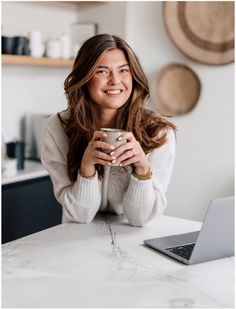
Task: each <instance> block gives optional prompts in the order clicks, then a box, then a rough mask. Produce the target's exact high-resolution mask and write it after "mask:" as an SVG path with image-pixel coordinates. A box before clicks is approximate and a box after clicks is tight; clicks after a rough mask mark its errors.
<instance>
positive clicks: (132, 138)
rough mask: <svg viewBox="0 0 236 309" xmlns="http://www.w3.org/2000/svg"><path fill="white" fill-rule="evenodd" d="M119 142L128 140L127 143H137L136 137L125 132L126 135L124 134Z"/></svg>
mask: <svg viewBox="0 0 236 309" xmlns="http://www.w3.org/2000/svg"><path fill="white" fill-rule="evenodd" d="M118 140H119V141H123V140H127V141H130V142H132V141H136V139H135V137H134V135H133V133H132V132H125V133H124V134H122V135H121V136H120V137H119V138H118Z"/></svg>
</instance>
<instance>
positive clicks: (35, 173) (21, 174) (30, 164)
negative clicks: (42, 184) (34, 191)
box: [2, 160, 48, 185]
mask: <svg viewBox="0 0 236 309" xmlns="http://www.w3.org/2000/svg"><path fill="white" fill-rule="evenodd" d="M43 176H48V172H47V171H46V170H45V169H44V168H43V166H42V164H41V162H38V161H29V160H26V161H25V168H24V169H23V170H19V171H18V172H17V174H16V175H15V176H12V177H2V185H6V184H10V183H15V182H18V181H24V180H29V179H34V178H39V177H43Z"/></svg>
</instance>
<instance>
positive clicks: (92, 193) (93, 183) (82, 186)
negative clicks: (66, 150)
mask: <svg viewBox="0 0 236 309" xmlns="http://www.w3.org/2000/svg"><path fill="white" fill-rule="evenodd" d="M75 184H76V185H75V186H74V188H73V189H74V191H76V195H77V196H78V197H79V199H80V201H83V202H86V203H92V204H93V203H94V202H97V201H98V200H100V199H101V193H100V191H99V185H98V173H97V172H96V175H95V176H94V177H93V178H85V177H82V176H81V175H80V174H79V173H78V177H77V180H76V182H75ZM98 197H99V199H98Z"/></svg>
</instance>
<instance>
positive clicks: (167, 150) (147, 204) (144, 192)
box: [122, 130, 176, 226]
mask: <svg viewBox="0 0 236 309" xmlns="http://www.w3.org/2000/svg"><path fill="white" fill-rule="evenodd" d="M175 144H176V141H175V133H174V131H173V130H169V131H168V134H167V142H166V143H165V144H164V145H163V146H161V147H160V148H156V149H154V150H153V151H152V152H151V153H150V155H149V162H150V163H151V166H152V172H153V176H152V179H148V180H138V179H137V178H136V177H134V176H133V175H131V178H130V182H129V185H128V188H127V190H126V191H125V193H124V196H123V201H122V204H123V209H124V213H125V215H126V217H127V218H128V220H129V222H130V224H131V225H134V226H143V225H144V224H145V223H147V222H148V221H150V220H151V219H152V218H153V217H154V216H155V215H161V214H162V213H163V212H164V210H165V208H166V205H167V200H166V196H165V193H166V191H167V188H168V185H169V181H170V177H171V173H172V169H173V164H174V158H175Z"/></svg>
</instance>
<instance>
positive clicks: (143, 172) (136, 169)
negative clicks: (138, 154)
mask: <svg viewBox="0 0 236 309" xmlns="http://www.w3.org/2000/svg"><path fill="white" fill-rule="evenodd" d="M150 169H151V165H150V164H147V165H146V166H137V167H134V173H135V174H136V175H141V176H142V175H146V174H147V173H148V172H149V171H150Z"/></svg>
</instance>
